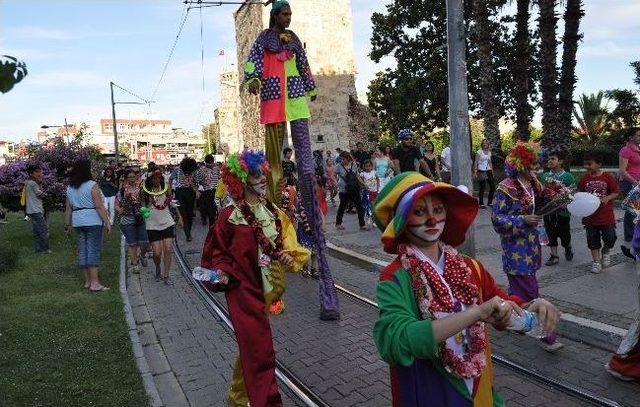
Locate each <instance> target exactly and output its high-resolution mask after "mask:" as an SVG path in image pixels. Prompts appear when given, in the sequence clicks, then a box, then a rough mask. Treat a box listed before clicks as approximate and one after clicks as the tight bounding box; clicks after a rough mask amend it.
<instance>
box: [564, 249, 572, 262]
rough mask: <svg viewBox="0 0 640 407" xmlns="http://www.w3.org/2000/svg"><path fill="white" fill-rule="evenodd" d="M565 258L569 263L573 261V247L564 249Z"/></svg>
mask: <svg viewBox="0 0 640 407" xmlns="http://www.w3.org/2000/svg"><path fill="white" fill-rule="evenodd" d="M564 258H565V259H567V261H571V260H573V250H571V246H569V247H565V248H564Z"/></svg>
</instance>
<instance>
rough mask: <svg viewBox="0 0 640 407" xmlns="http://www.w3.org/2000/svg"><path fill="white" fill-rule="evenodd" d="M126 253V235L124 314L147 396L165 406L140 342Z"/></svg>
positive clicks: (154, 406) (122, 276)
mask: <svg viewBox="0 0 640 407" xmlns="http://www.w3.org/2000/svg"><path fill="white" fill-rule="evenodd" d="M126 270H127V267H126V254H125V250H124V236H123V237H122V239H121V241H120V284H119V286H120V296H121V297H122V302H123V303H124V314H125V318H126V320H127V325H128V326H129V338H130V339H131V346H132V348H133V355H134V357H135V358H136V366H137V367H138V371H139V372H140V376H142V383H143V384H144V389H145V390H146V392H147V396H149V404H150V405H151V407H163V406H164V403H163V402H162V399H161V398H160V393H159V392H158V388H157V387H156V383H155V381H154V380H153V373H152V371H151V369H150V368H149V363H147V358H146V357H145V354H144V351H143V350H142V343H141V342H140V336H139V335H138V327H137V325H136V320H135V318H134V316H133V309H132V308H131V303H130V301H129V293H128V291H127V276H126V274H127V273H126Z"/></svg>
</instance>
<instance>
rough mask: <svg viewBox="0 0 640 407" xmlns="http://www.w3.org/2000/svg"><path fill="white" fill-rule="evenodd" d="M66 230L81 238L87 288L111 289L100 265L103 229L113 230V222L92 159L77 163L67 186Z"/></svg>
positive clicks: (80, 250) (93, 289)
mask: <svg viewBox="0 0 640 407" xmlns="http://www.w3.org/2000/svg"><path fill="white" fill-rule="evenodd" d="M65 220H66V223H65V230H66V231H67V234H70V233H71V228H73V230H75V232H76V235H77V237H78V265H79V266H80V268H81V269H82V272H83V273H84V288H86V289H88V290H89V291H92V292H100V291H107V290H109V288H108V287H105V286H104V285H102V283H101V282H100V278H99V277H98V266H99V265H100V255H101V253H102V231H103V230H106V231H107V234H109V233H111V222H110V220H109V215H108V214H107V211H106V210H105V208H104V196H103V195H102V192H101V191H100V187H99V186H98V184H97V183H96V182H95V181H93V179H92V177H91V162H90V161H89V160H78V161H76V162H75V163H73V168H72V169H71V173H70V181H69V186H68V187H67V208H66V211H65Z"/></svg>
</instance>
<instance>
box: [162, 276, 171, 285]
mask: <svg viewBox="0 0 640 407" xmlns="http://www.w3.org/2000/svg"><path fill="white" fill-rule="evenodd" d="M164 285H173V280H172V279H171V278H169V277H165V278H164Z"/></svg>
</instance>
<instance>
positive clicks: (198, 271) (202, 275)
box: [191, 266, 220, 283]
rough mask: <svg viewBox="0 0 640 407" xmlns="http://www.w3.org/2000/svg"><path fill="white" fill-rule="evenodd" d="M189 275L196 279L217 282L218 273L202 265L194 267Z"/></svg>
mask: <svg viewBox="0 0 640 407" xmlns="http://www.w3.org/2000/svg"><path fill="white" fill-rule="evenodd" d="M191 276H193V278H194V279H195V280H198V281H211V282H212V283H218V282H219V281H220V280H219V279H218V277H219V276H218V273H217V272H216V271H215V270H209V269H206V268H204V267H200V266H198V267H196V268H194V269H193V271H192V272H191Z"/></svg>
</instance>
